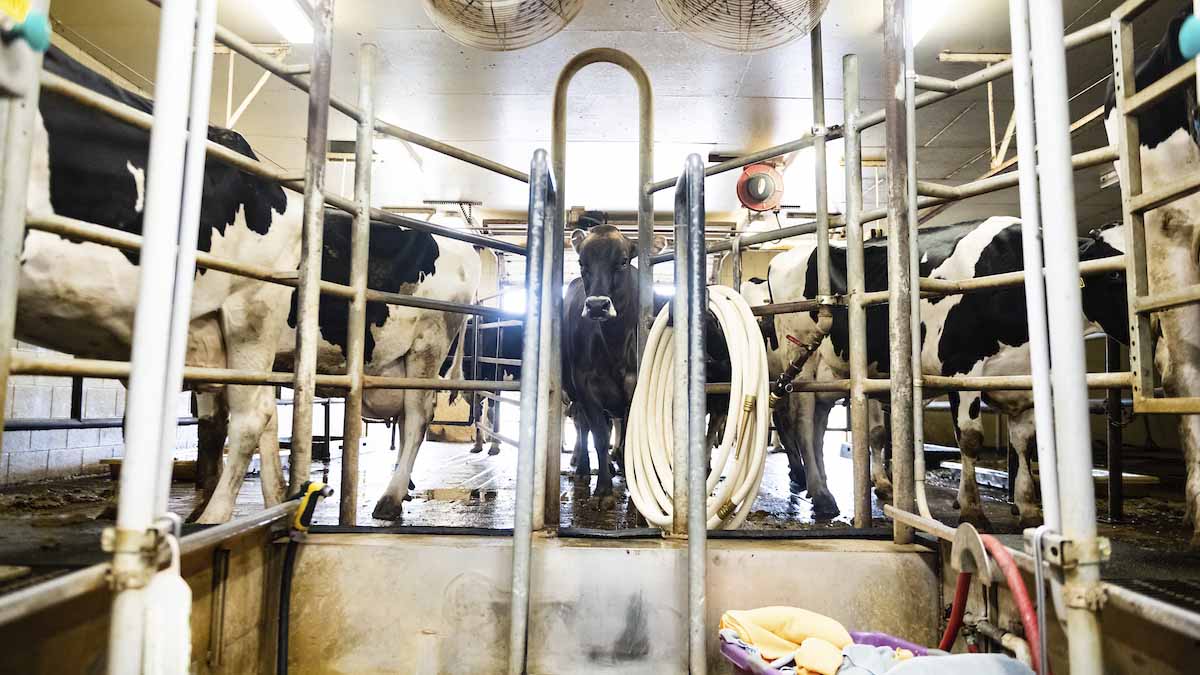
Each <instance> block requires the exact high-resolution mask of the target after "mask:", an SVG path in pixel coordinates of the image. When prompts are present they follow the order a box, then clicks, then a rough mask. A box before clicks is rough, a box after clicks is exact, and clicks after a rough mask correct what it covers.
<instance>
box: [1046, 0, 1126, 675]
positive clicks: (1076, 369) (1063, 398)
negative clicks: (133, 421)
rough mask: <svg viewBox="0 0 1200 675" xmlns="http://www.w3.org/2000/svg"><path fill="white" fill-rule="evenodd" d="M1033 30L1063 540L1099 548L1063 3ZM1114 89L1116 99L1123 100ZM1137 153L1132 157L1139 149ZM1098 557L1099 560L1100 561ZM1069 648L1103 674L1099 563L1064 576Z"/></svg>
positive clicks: (1076, 668)
mask: <svg viewBox="0 0 1200 675" xmlns="http://www.w3.org/2000/svg"><path fill="white" fill-rule="evenodd" d="M1029 10H1030V31H1031V37H1032V41H1031V46H1032V53H1033V54H1035V55H1036V58H1037V60H1036V63H1035V64H1034V65H1035V66H1036V67H1035V68H1033V85H1034V104H1035V112H1036V116H1037V120H1036V127H1037V142H1038V153H1037V160H1038V166H1037V168H1038V178H1039V181H1040V193H1041V197H1042V210H1043V214H1044V216H1045V219H1044V224H1045V228H1044V231H1043V236H1044V237H1045V241H1046V248H1047V249H1048V250H1051V251H1055V259H1054V261H1053V264H1051V265H1050V266H1049V267H1047V268H1046V297H1047V301H1048V303H1047V304H1048V308H1049V312H1050V315H1051V316H1053V317H1055V329H1054V331H1053V332H1052V333H1051V334H1050V356H1051V361H1052V362H1053V364H1054V368H1053V369H1052V370H1051V371H1050V378H1051V386H1052V392H1053V397H1054V425H1055V437H1056V440H1057V446H1058V451H1059V456H1058V469H1059V490H1060V497H1061V502H1062V503H1061V505H1060V506H1061V516H1062V527H1063V529H1062V534H1063V536H1064V537H1065V538H1067V539H1068V540H1070V541H1072V542H1073V544H1074V545H1075V546H1078V550H1080V551H1094V550H1096V547H1097V543H1096V495H1095V491H1094V490H1095V487H1094V485H1093V482H1092V449H1091V441H1090V439H1091V428H1090V424H1089V420H1088V392H1087V380H1086V375H1085V374H1086V373H1087V364H1086V362H1085V359H1084V349H1083V316H1082V313H1081V312H1080V311H1079V308H1080V307H1081V306H1082V304H1081V296H1080V290H1079V249H1078V242H1077V239H1076V238H1077V236H1078V234H1077V230H1076V227H1077V224H1076V218H1075V182H1074V180H1075V177H1074V172H1073V170H1072V167H1071V135H1070V125H1071V119H1070V112H1069V110H1068V108H1067V94H1068V92H1067V66H1066V53H1065V50H1064V48H1063V41H1062V35H1063V17H1062V5H1061V4H1060V3H1057V2H1031V3H1029ZM1120 95H1121V94H1120V91H1119V90H1118V94H1117V96H1118V98H1119V97H1120ZM1134 152H1137V149H1136V146H1135V149H1134ZM1097 557H1098V556H1097ZM1065 577H1066V578H1065V586H1064V590H1066V591H1067V595H1068V597H1070V598H1073V600H1069V601H1068V602H1067V611H1066V615H1067V616H1066V618H1067V642H1068V654H1069V655H1070V664H1071V672H1072V673H1077V674H1079V675H1091V674H1093V673H1096V674H1098V673H1101V672H1103V671H1104V665H1103V664H1104V657H1103V653H1102V650H1101V642H1100V623H1099V617H1098V616H1097V614H1096V612H1095V611H1094V610H1095V608H1094V606H1091V603H1090V602H1088V601H1087V598H1088V597H1090V594H1091V593H1092V592H1094V591H1095V589H1096V587H1097V586H1098V584H1099V581H1100V565H1099V563H1098V561H1097V562H1089V563H1086V564H1079V565H1076V566H1074V567H1070V568H1068V569H1067V570H1066V574H1065Z"/></svg>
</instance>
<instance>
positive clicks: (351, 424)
mask: <svg viewBox="0 0 1200 675" xmlns="http://www.w3.org/2000/svg"><path fill="white" fill-rule="evenodd" d="M151 1H152V2H154V4H160V5H161V6H163V8H164V9H163V14H164V20H165V18H166V17H167V16H168V15H172V16H174V17H175V19H174V23H173V24H171V25H172V26H173V27H174V28H172V30H176V29H179V28H180V27H182V26H191V24H192V20H186V21H184V20H181V19H180V17H181V16H183V14H186V13H187V12H188V11H194V10H195V9H196V8H195V5H194V4H192V3H198V4H199V6H200V14H201V15H202V16H205V15H207V14H206V13H207V12H210V11H212V12H215V3H214V2H213V0H165V1H163V2H155V0H151ZM332 4H333V3H332V0H321V1H320V2H318V3H317V4H316V6H315V8H314V13H313V20H314V33H315V36H316V37H315V39H314V44H313V50H312V52H313V53H312V62H311V64H310V65H309V66H306V67H297V66H291V65H285V64H282V63H280V62H279V61H278V60H276V59H274V58H273V57H270V56H268V55H266V54H264V53H263V52H261V51H259V50H258V49H257V48H255V47H254V46H253V45H251V44H250V43H248V42H246V41H245V40H243V39H241V38H240V37H238V36H236V35H234V34H233V33H232V32H230V31H228V30H226V29H224V28H221V27H219V26H216V25H215V20H213V21H212V22H211V23H210V24H209V25H207V26H206V24H205V21H200V22H199V23H198V24H197V25H198V26H199V28H197V29H196V35H197V36H198V37H196V40H197V45H199V47H198V48H197V49H195V52H196V53H201V52H207V53H208V54H209V56H211V49H208V48H202V47H205V45H206V44H207V43H206V42H205V40H206V38H205V35H206V33H205V32H204V30H209V31H211V32H209V33H207V40H208V41H210V42H211V40H212V38H213V36H214V35H215V37H216V39H217V40H218V41H220V42H223V43H225V44H226V45H228V46H229V47H230V49H231V50H233V51H235V52H237V53H239V54H242V55H243V56H245V57H247V58H248V59H250V60H251V61H253V62H255V63H257V64H259V65H261V66H262V67H263V68H265V69H266V70H268V71H269V72H271V73H273V74H275V75H277V76H279V77H281V78H282V79H284V80H285V81H287V82H289V83H291V84H293V85H295V86H297V87H298V88H300V89H301V90H303V91H305V92H307V93H308V94H309V120H308V130H307V132H308V133H307V135H306V138H307V154H306V171H305V175H304V176H303V177H298V176H293V175H288V174H286V173H285V172H284V171H282V170H279V169H275V168H273V167H270V166H268V165H267V164H265V163H263V162H260V161H257V160H254V159H251V158H250V157H247V156H245V155H242V154H240V153H238V152H235V151H234V150H231V149H230V148H227V147H225V146H222V145H220V144H217V143H214V142H212V141H211V140H208V139H206V138H205V137H204V134H203V133H199V134H198V136H197V135H194V136H193V140H194V141H195V142H193V144H192V145H191V146H189V150H188V152H189V153H191V154H189V161H194V160H193V158H198V159H199V160H203V157H204V156H205V155H207V156H208V157H210V158H213V159H216V160H218V161H220V162H223V163H225V164H227V165H230V166H232V167H234V168H236V169H239V170H242V171H245V172H247V173H249V174H251V175H254V176H257V177H260V178H264V179H267V180H270V181H274V182H276V183H278V184H279V185H281V186H282V187H284V188H285V189H288V190H291V191H293V192H300V193H303V194H304V209H303V211H304V220H305V225H304V227H303V230H302V231H303V233H304V234H303V237H304V238H303V245H302V247H301V255H300V264H299V267H300V270H299V272H297V270H295V269H283V270H273V269H268V268H264V267H262V266H258V265H253V264H247V263H241V262H238V261H235V260H228V259H223V258H220V257H218V256H214V255H211V254H208V253H204V252H196V251H195V237H194V236H189V237H185V238H184V239H182V240H181V242H180V246H179V252H180V256H181V259H182V258H183V257H186V256H194V260H195V263H194V264H195V266H196V267H199V268H203V269H211V270H216V271H220V272H223V273H227V274H232V275H237V276H242V277H245V278H249V279H254V280H257V281H262V282H266V283H273V284H279V285H284V286H291V287H295V288H296V289H297V296H298V298H299V299H300V302H299V306H298V310H299V311H298V326H297V330H296V334H297V350H296V353H297V360H296V363H295V368H294V369H293V372H265V371H254V370H246V369H238V368H207V367H190V366H188V367H184V366H183V365H182V362H181V363H180V364H179V365H178V366H177V369H178V372H179V375H178V377H180V378H181V379H182V380H183V381H187V382H206V383H223V384H250V385H284V386H290V387H292V388H293V390H294V391H295V401H294V403H295V412H294V415H293V430H292V438H293V448H292V455H291V457H292V461H291V482H292V484H293V485H299V484H300V482H303V481H304V480H307V477H308V467H309V466H310V462H311V453H312V405H311V404H312V402H313V400H314V390H315V388H316V387H331V388H340V389H345V390H347V396H346V402H347V405H346V416H347V423H346V425H345V428H346V430H347V436H348V438H347V439H346V447H345V449H344V454H343V464H342V467H343V468H342V470H343V475H342V493H341V499H342V504H341V507H340V511H339V518H340V520H341V522H342V523H343V524H353V522H354V514H355V510H356V506H357V480H356V479H357V470H356V469H355V466H356V459H357V448H358V442H357V441H358V440H359V439H358V438H357V437H359V436H360V433H359V430H361V400H362V399H361V397H362V393H363V391H365V390H367V389H380V388H387V389H418V390H436V389H459V390H464V391H510V390H516V389H519V388H520V387H521V383H520V382H500V383H489V382H476V381H464V380H442V379H438V378H409V377H384V376H370V375H366V374H365V373H364V372H363V363H362V352H363V341H364V336H363V330H362V328H363V318H362V317H363V311H362V310H363V307H364V305H365V303H366V302H382V303H386V304H391V305H400V306H408V307H417V308H422V309H428V310H433V311H445V312H453V313H460V314H471V315H475V316H479V317H487V318H495V317H500V316H502V312H501V311H500V310H499V309H497V308H493V307H487V306H483V305H472V304H462V303H451V302H443V301H438V300H430V299H426V298H419V297H413V296H407V295H403V294H397V293H388V292H383V291H378V290H374V289H369V288H367V286H366V284H367V278H366V273H365V271H366V257H367V252H368V251H369V240H368V236H369V230H370V226H371V222H372V221H379V222H383V223H387V224H391V225H397V226H401V227H405V228H409V229H412V230H416V231H421V232H427V233H430V234H434V235H436V236H442V237H447V238H451V239H456V240H459V241H464V242H467V243H470V244H474V245H476V246H484V247H489V248H493V249H495V250H499V251H503V252H507V253H515V254H520V255H524V254H525V252H526V251H525V248H524V247H522V246H518V245H516V244H513V243H511V242H508V241H504V240H501V239H496V238H493V237H488V236H484V235H480V234H477V233H474V232H470V231H464V230H456V229H453V228H446V227H442V226H438V225H435V224H431V223H426V222H425V221H421V220H416V219H412V218H408V217H405V216H401V215H397V214H393V213H389V212H386V211H382V210H380V209H377V208H371V207H370V168H371V162H370V159H369V158H370V152H371V138H372V136H373V134H374V133H375V132H379V133H382V134H385V135H389V136H393V137H396V138H400V139H402V140H405V141H407V142H411V143H414V144H417V145H421V146H422V147H426V148H428V149H431V150H433V151H435V152H439V153H442V154H446V155H448V156H451V157H454V158H456V159H460V160H462V161H465V162H468V163H470V164H473V165H476V166H479V167H481V168H484V169H487V170H490V171H493V172H496V173H499V174H501V175H505V176H508V177H510V178H513V179H516V180H521V181H524V182H528V180H529V178H528V176H527V175H526V174H524V173H522V172H519V171H516V170H513V169H511V168H508V167H505V166H503V165H501V164H498V163H496V162H492V161H491V160H487V159H485V158H482V157H479V156H477V155H474V154H472V153H468V152H466V151H463V150H460V149H458V148H454V147H453V146H450V145H447V144H444V143H440V142H437V141H433V140H432V139H428V138H426V137H424V136H421V135H419V134H415V133H414V132H410V131H407V130H405V129H402V128H400V127H397V126H395V125H392V124H389V123H387V122H384V121H382V120H378V119H376V118H374V117H373V106H372V99H373V95H374V92H373V80H372V77H371V71H372V70H373V63H372V61H373V57H374V49H373V48H372V47H371V46H367V47H366V48H364V49H363V50H362V54H361V56H360V59H361V62H360V66H361V67H360V72H361V73H362V79H361V81H360V89H359V97H360V101H359V104H360V105H359V107H358V108H354V107H351V106H349V105H347V104H345V103H343V102H341V101H338V100H336V99H333V98H331V97H330V94H329V76H330V73H329V70H330V59H331V40H332ZM189 6H190V9H189ZM164 26H166V24H165V23H164ZM164 30H166V28H165V27H164ZM188 30H189V35H190V34H191V33H190V30H191V29H190V28H189V29H188ZM181 39H182V38H181V36H180V35H174V34H172V36H170V37H168V36H166V35H164V36H163V37H162V39H161V40H160V44H166V43H169V42H171V41H175V42H180V40H181ZM183 43H186V44H187V49H188V51H189V53H190V52H191V51H192V45H191V43H192V38H190V37H189V38H186V39H182V42H180V44H183ZM203 63H204V62H203V61H202V60H201V59H197V62H196V66H195V70H196V72H197V73H200V72H201V71H203V70H205V69H204V68H203V67H202V64H203ZM208 70H209V71H210V70H211V69H208ZM303 73H308V77H307V78H302V77H301V74H303ZM38 82H39V84H40V86H41V88H42V89H45V90H46V91H50V92H54V93H56V94H59V95H61V96H63V97H66V98H68V99H70V100H73V101H75V102H76V103H78V104H80V105H83V106H87V107H89V108H92V109H94V110H97V111H99V112H101V113H103V114H107V115H109V116H111V117H113V118H114V119H117V120H119V121H122V122H125V123H127V124H129V125H131V126H133V127H135V128H139V129H142V130H146V131H151V130H152V129H153V128H155V127H156V125H157V124H158V121H157V120H156V115H157V114H158V113H159V107H158V106H156V108H155V111H154V113H155V114H154V115H152V114H147V113H145V112H142V111H140V110H136V109H134V108H132V107H130V106H127V105H124V104H121V103H118V102H117V101H115V100H113V99H110V98H107V97H105V96H103V95H100V94H98V93H96V92H94V91H92V90H90V89H87V88H85V87H82V86H80V85H77V84H74V83H73V82H70V81H69V80H66V79H65V78H62V77H60V76H57V75H55V74H53V73H49V72H42V73H41V74H40V76H39V78H38ZM195 82H196V83H197V84H196V85H195V86H197V87H199V86H200V83H201V82H203V83H204V84H203V86H204V87H207V86H208V84H207V83H208V79H207V77H205V78H200V77H199V76H197V78H196V79H195ZM38 91H39V89H38V87H33V92H34V93H33V94H31V95H28V96H27V97H26V98H25V99H23V100H15V101H11V102H5V105H7V106H9V107H10V108H11V109H12V110H15V111H19V114H10V115H8V116H7V117H6V119H7V122H8V126H7V128H6V129H5V139H4V140H5V148H6V153H5V155H6V162H5V174H6V175H5V182H4V184H5V185H7V186H18V187H19V189H14V190H6V191H5V193H4V195H3V197H4V199H3V204H2V205H0V209H2V212H0V213H2V215H3V223H2V226H0V256H2V257H3V258H4V259H12V260H15V259H16V255H17V252H19V251H20V249H21V246H22V243H23V240H24V234H25V229H26V226H28V228H29V229H32V230H38V231H43V232H49V233H54V234H58V235H61V236H64V237H68V238H71V239H77V240H83V241H89V242H93V243H97V244H102V245H107V246H112V247H115V248H120V249H123V250H132V251H143V250H149V248H150V246H151V242H149V241H148V235H149V232H147V236H141V235H134V234H131V233H128V232H121V231H118V230H115V229H110V228H107V227H104V226H103V225H98V224H94V223H87V222H83V221H79V220H75V219H71V218H65V217H62V216H57V215H27V214H26V213H25V204H24V197H25V194H24V191H25V186H26V184H27V174H28V159H29V155H30V151H31V139H32V137H33V134H30V133H28V129H29V128H30V125H32V123H33V119H34V115H35V114H36V109H37V93H38ZM186 98H187V97H182V99H183V100H186ZM197 100H199V99H198V98H197ZM203 100H205V101H207V97H205V98H204V99H203ZM160 103H161V102H160ZM331 106H332V107H333V108H334V109H336V110H339V111H340V112H343V113H345V114H347V115H349V116H350V117H351V118H352V119H354V120H355V121H356V122H358V123H359V124H358V137H359V142H358V145H357V148H356V152H357V155H358V158H359V160H360V161H358V162H356V176H355V198H354V199H353V200H351V199H346V198H344V197H340V196H337V195H334V194H329V193H326V192H325V191H324V188H323V173H324V166H325V152H326V143H325V139H326V129H327V124H328V111H329V108H330V107H331ZM163 107H164V108H165V107H166V106H163ZM201 108H202V110H201ZM206 112H207V104H205V105H203V106H196V109H193V110H192V111H191V112H190V114H191V117H192V119H193V120H201V119H203V118H205V117H207V115H206V114H205V113H206ZM184 114H185V116H184V119H186V118H187V111H184ZM193 126H195V127H197V128H200V129H204V130H206V129H207V120H203V122H194V124H193ZM192 148H195V150H192ZM170 165H171V162H169V161H165V160H164V161H160V162H158V163H154V164H152V165H151V171H157V170H163V169H168V168H169V167H170ZM176 166H177V167H178V164H176ZM199 166H201V167H202V166H203V161H199ZM176 170H178V169H176ZM201 171H202V169H201ZM152 175H154V176H158V174H157V173H154V174H152ZM154 180H155V181H157V182H158V183H160V184H163V185H170V184H171V183H172V181H171V180H169V179H163V178H155V179H154ZM198 194H199V193H198V192H197V193H196V195H198ZM326 206H329V207H333V208H337V209H341V210H343V211H346V212H348V213H350V214H351V215H352V216H353V225H352V227H353V230H352V264H351V278H350V283H349V284H347V285H343V284H336V283H331V282H328V281H324V280H322V279H321V270H320V262H321V251H322V241H321V235H322V232H323V220H324V212H325V208H326ZM185 222H186V221H185ZM185 234H186V233H185ZM193 235H194V233H193ZM188 239H190V243H189V241H188ZM156 245H157V244H156ZM168 257H170V258H173V256H168ZM143 265H144V266H145V257H143ZM3 267H4V269H5V274H10V273H15V271H16V269H17V266H16V265H15V264H14V265H4V266H3ZM179 269H180V270H186V269H188V268H185V267H184V266H183V265H182V264H181V265H180V267H179ZM143 272H145V270H144V269H143ZM179 274H180V275H181V276H188V281H187V284H186V288H184V290H185V291H186V293H187V294H186V296H180V295H178V292H179V289H180V286H179V285H178V284H179V282H178V281H177V284H176V293H177V295H176V297H175V301H176V303H177V304H182V305H190V301H189V300H188V298H190V285H191V281H190V274H191V272H185V271H180V272H179ZM12 281H13V283H8V284H4V285H3V288H0V337H2V339H0V347H3V349H0V392H3V391H4V390H5V388H6V383H7V379H8V376H9V374H10V373H11V374H31V375H32V374H42V375H75V376H89V377H104V378H121V379H125V378H135V379H136V377H138V373H137V367H136V366H135V365H131V364H130V363H129V362H125V361H110V360H98V359H74V360H69V361H51V360H49V359H43V358H31V357H27V356H22V355H19V354H12V353H11V350H10V348H9V347H10V345H11V344H12V342H11V341H12V338H13V333H14V329H15V325H14V322H13V317H14V316H15V303H16V295H17V284H16V283H15V279H13V280H12ZM322 293H325V294H327V295H332V296H335V297H340V298H345V299H347V300H349V301H350V302H351V311H350V318H349V334H348V341H347V342H348V343H347V353H348V356H347V372H346V373H345V374H338V373H317V372H316V348H317V338H318V336H317V320H316V319H317V306H318V299H319V297H320V295H321V294H322ZM183 314H186V308H185V311H184V312H183ZM177 325H178V324H177ZM182 326H183V329H184V330H186V327H187V323H186V321H185V322H184V323H183V324H182ZM356 326H357V328H356ZM136 334H137V332H136V331H135V335H136ZM135 339H136V338H135ZM182 358H183V356H182V354H181V353H180V356H179V359H180V361H182ZM131 396H132V389H131ZM153 410H155V411H156V410H157V408H156V407H155V408H153ZM141 414H142V413H141V412H138V411H137V410H131V416H132V417H136V416H138V415H141ZM153 414H154V416H157V412H154V413H153ZM2 421H3V420H2V418H0V422H2ZM130 442H131V443H132V441H130ZM159 454H161V453H159ZM134 463H136V462H134ZM129 468H130V469H132V468H133V467H129ZM153 471H155V472H158V473H160V474H161V472H162V469H161V467H157V468H154V469H153ZM135 482H136V481H135ZM150 489H151V490H152V489H153V481H151V488H150ZM164 494H165V493H164ZM160 503H161V504H162V505H163V506H162V508H165V497H163V498H162V499H160ZM118 527H126V524H125V523H124V522H123V521H122V519H121V518H120V517H119V519H118ZM114 658H124V657H114Z"/></svg>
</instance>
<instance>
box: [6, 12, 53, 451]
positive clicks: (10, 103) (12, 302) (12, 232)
mask: <svg viewBox="0 0 1200 675" xmlns="http://www.w3.org/2000/svg"><path fill="white" fill-rule="evenodd" d="M48 6H49V2H35V3H34V7H40V8H42V9H46V10H48V9H49V7H48ZM8 48H9V49H22V50H30V47H29V45H28V44H27V43H26V42H25V41H24V40H16V41H14V42H13V43H12V44H10V45H9V46H8ZM30 60H31V61H32V62H33V64H32V67H31V71H32V72H31V73H30V75H31V77H30V80H31V81H30V82H29V89H28V92H27V93H26V94H25V96H24V97H23V98H15V99H10V100H5V101H0V106H2V107H3V113H0V124H3V133H4V139H3V147H2V148H0V152H3V154H4V168H3V169H2V171H3V179H2V181H0V438H3V436H4V404H5V399H6V398H7V397H8V372H9V359H10V358H11V357H12V348H13V346H14V345H15V342H14V339H13V334H14V332H15V330H16V319H17V284H18V281H17V279H18V272H19V271H20V265H19V262H18V261H19V258H20V256H21V248H22V246H23V245H24V242H25V201H26V196H27V190H28V189H29V164H30V161H31V160H32V155H31V153H32V150H33V123H34V118H35V116H36V114H37V107H38V95H39V93H40V90H39V88H38V82H39V80H38V77H37V75H38V73H40V72H41V70H42V56H41V54H37V53H33V52H32V50H30Z"/></svg>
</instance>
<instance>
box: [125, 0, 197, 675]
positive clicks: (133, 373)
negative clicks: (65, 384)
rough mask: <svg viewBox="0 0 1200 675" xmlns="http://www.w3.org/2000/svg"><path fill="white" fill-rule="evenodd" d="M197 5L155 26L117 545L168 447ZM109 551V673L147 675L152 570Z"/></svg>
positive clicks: (131, 527) (150, 491)
mask: <svg viewBox="0 0 1200 675" xmlns="http://www.w3.org/2000/svg"><path fill="white" fill-rule="evenodd" d="M195 18H196V0H165V1H164V2H163V5H162V18H161V22H160V24H159V38H158V65H157V69H156V76H155V83H156V88H155V102H154V123H153V125H152V127H151V130H150V154H149V160H148V164H147V167H146V172H147V176H146V195H145V211H144V213H143V233H142V255H141V259H140V264H139V266H140V268H141V273H140V274H139V277H138V293H137V307H139V308H141V311H138V312H137V313H136V314H135V315H134V322H133V349H132V352H133V355H132V358H131V364H130V373H129V396H128V401H127V407H128V410H129V415H128V417H127V421H126V424H125V458H124V464H123V467H122V474H123V476H122V477H123V480H122V481H121V490H120V492H119V494H118V499H117V526H116V532H117V539H118V540H122V539H123V538H124V537H126V536H128V537H131V538H133V537H139V536H141V535H143V534H144V533H145V532H146V531H147V530H148V529H150V527H151V526H152V524H153V520H154V509H155V506H156V505H157V503H158V499H157V495H156V494H155V493H156V491H157V489H158V487H159V485H158V480H157V476H158V464H159V456H160V454H161V449H160V447H159V444H160V442H161V441H162V429H161V426H160V425H161V423H162V414H161V412H162V402H163V400H164V399H165V398H166V396H167V393H168V392H167V389H166V382H167V356H168V348H167V340H166V339H165V337H166V336H167V335H168V334H169V332H170V328H171V317H170V314H169V313H168V312H162V311H161V309H160V308H164V307H170V306H171V301H172V297H171V296H172V290H173V286H174V280H175V265H176V257H175V248H176V246H177V244H178V242H179V215H180V206H181V202H182V197H183V196H182V194H181V191H180V186H181V185H182V181H183V161H184V141H185V139H186V134H187V115H188V99H189V93H190V92H189V80H190V78H188V77H179V74H180V73H190V72H191V71H192V48H193V46H194V43H193V39H192V38H193V36H194V34H195V25H194V21H195ZM130 548H132V547H125V550H118V551H117V552H115V553H114V554H113V579H114V583H115V584H116V587H117V589H116V595H115V596H114V598H113V613H112V624H111V626H110V628H109V643H108V672H109V673H110V674H111V675H125V674H127V673H128V674H130V675H132V674H134V673H139V672H141V666H142V646H143V644H144V641H145V632H146V629H147V628H148V627H147V626H145V625H144V619H145V617H144V611H145V607H144V602H143V597H144V596H143V593H144V590H143V588H142V586H144V584H145V582H146V580H147V573H148V570H147V569H146V567H147V566H146V561H145V558H144V557H143V556H142V554H141V553H140V551H137V550H129V549H130Z"/></svg>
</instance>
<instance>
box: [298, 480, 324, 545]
mask: <svg viewBox="0 0 1200 675" xmlns="http://www.w3.org/2000/svg"><path fill="white" fill-rule="evenodd" d="M332 494H333V488H331V487H329V486H328V485H326V484H324V483H322V482H320V481H305V482H304V484H303V485H301V486H300V492H299V493H297V494H296V496H295V497H292V499H299V500H300V507H299V508H297V509H296V515H295V517H294V518H292V530H294V531H296V532H301V533H304V534H307V533H308V528H309V527H311V526H312V519H313V512H315V511H316V509H317V503H318V502H319V501H320V500H321V497H329V496H331V495H332Z"/></svg>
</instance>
